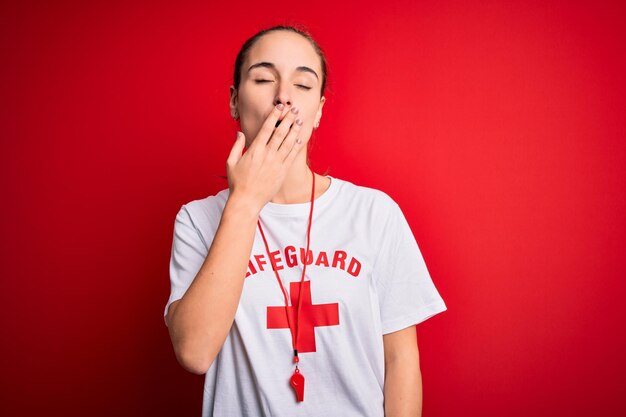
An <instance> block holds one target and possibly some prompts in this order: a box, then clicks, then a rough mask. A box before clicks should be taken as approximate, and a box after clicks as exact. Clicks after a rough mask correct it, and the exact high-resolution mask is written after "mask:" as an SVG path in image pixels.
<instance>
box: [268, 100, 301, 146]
mask: <svg viewBox="0 0 626 417" xmlns="http://www.w3.org/2000/svg"><path fill="white" fill-rule="evenodd" d="M298 113H299V110H298V108H297V107H292V108H291V111H289V112H288V113H287V115H286V116H285V117H284V118H283V121H282V122H280V125H278V127H277V128H276V129H275V130H274V133H273V134H272V137H271V138H270V141H269V142H268V144H267V146H268V148H269V149H270V150H272V151H276V150H277V149H278V148H279V147H280V144H281V143H283V140H284V139H285V137H286V136H287V134H288V133H289V130H290V129H291V126H292V124H293V122H294V121H295V119H296V116H297V115H298Z"/></svg>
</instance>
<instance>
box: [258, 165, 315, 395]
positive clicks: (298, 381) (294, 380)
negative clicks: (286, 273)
mask: <svg viewBox="0 0 626 417" xmlns="http://www.w3.org/2000/svg"><path fill="white" fill-rule="evenodd" d="M309 169H310V170H311V174H312V175H313V185H312V186H311V208H310V210H309V225H308V227H307V231H306V252H305V255H304V267H303V268H302V278H301V279H300V292H299V294H298V312H297V314H296V326H295V329H296V331H295V334H294V331H293V329H294V327H293V326H292V325H291V319H290V318H289V310H288V307H289V301H288V297H287V292H286V291H285V287H283V283H282V281H281V280H280V276H279V275H278V271H277V270H276V269H274V268H272V269H273V270H274V274H275V275H276V280H277V281H278V285H280V290H281V291H282V292H283V297H284V298H285V314H286V315H287V324H288V325H289V330H290V331H291V344H292V346H293V361H294V363H295V364H296V370H295V371H294V373H293V375H292V376H291V379H290V383H291V385H292V386H293V387H294V389H295V390H296V397H297V399H298V401H304V376H303V375H302V373H300V370H299V369H298V362H300V359H299V358H298V338H299V336H300V325H299V324H300V305H301V303H300V301H301V300H302V283H303V282H304V276H305V273H306V265H307V262H306V261H307V259H308V257H309V243H310V240H311V224H312V223H313V201H314V200H315V173H314V172H313V170H312V169H311V167H309ZM257 224H258V225H259V231H260V232H261V237H262V238H263V243H264V244H265V250H266V251H267V256H268V257H270V258H271V255H270V248H269V246H268V244H267V239H265V234H264V233H263V228H262V227H261V216H259V219H258V221H257Z"/></svg>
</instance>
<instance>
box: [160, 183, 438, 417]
mask: <svg viewBox="0 0 626 417" xmlns="http://www.w3.org/2000/svg"><path fill="white" fill-rule="evenodd" d="M329 178H331V184H330V187H329V188H328V189H327V190H326V192H324V193H323V194H322V195H321V196H319V197H318V198H317V199H316V200H315V203H314V213H313V225H312V227H311V242H310V248H309V249H310V253H311V255H309V256H308V257H305V256H304V254H305V252H306V230H307V223H308V217H309V203H303V204H275V203H271V202H270V203H267V205H266V206H265V207H264V208H263V209H262V210H261V213H260V218H261V226H262V227H263V231H264V232H265V237H266V238H267V241H268V245H269V248H270V252H271V253H270V256H269V257H268V254H267V252H266V249H265V245H264V243H263V240H262V238H261V235H260V232H259V230H258V227H257V231H256V235H255V240H254V245H253V247H252V253H251V255H250V261H249V264H248V272H247V276H246V278H245V282H244V287H243V292H242V295H241V299H240V301H239V306H238V309H237V313H236V315H235V321H234V323H233V326H232V328H231V329H230V333H229V334H228V337H227V338H226V341H225V342H224V345H223V346H222V349H221V350H220V352H219V354H218V355H217V357H216V359H215V361H214V362H213V364H212V365H211V367H210V369H209V370H208V372H207V374H206V377H205V384H204V399H203V407H202V416H203V417H208V416H254V417H258V416H324V417H326V416H331V415H333V416H343V417H351V416H355V417H356V416H359V417H362V416H381V417H382V416H383V415H384V409H383V387H384V377H385V370H384V350H383V335H384V334H387V333H391V332H395V331H397V330H401V329H404V328H406V327H409V326H413V325H415V324H417V323H420V322H422V321H424V320H426V319H428V318H429V317H431V316H433V315H435V314H437V313H440V312H442V311H445V310H446V305H445V303H444V301H443V300H442V298H441V297H440V295H439V293H438V292H437V289H436V288H435V286H434V285H433V282H432V280H431V278H430V275H429V272H428V270H427V268H426V264H425V263H424V259H423V257H422V254H421V252H420V250H419V248H418V245H417V243H416V241H415V238H414V237H413V234H412V233H411V229H410V228H409V225H408V223H407V221H406V219H405V217H404V215H403V214H402V211H401V210H400V208H399V207H398V205H397V204H396V203H395V202H394V201H393V200H392V199H391V198H390V197H389V196H388V195H387V194H385V193H383V192H381V191H378V190H375V189H372V188H366V187H361V186H356V185H354V184H352V183H350V182H348V181H344V180H340V179H337V178H333V177H329ZM228 192H229V191H228V189H225V190H223V191H221V192H219V193H217V194H216V195H214V196H209V197H207V198H205V199H202V200H194V201H191V202H190V203H187V204H185V205H183V206H182V208H181V209H180V211H179V212H178V214H177V216H176V222H175V226H174V240H173V244H172V257H171V261H170V281H171V294H170V297H169V300H168V302H167V305H166V307H165V312H164V314H165V315H167V310H168V308H169V305H170V304H171V303H172V302H173V301H175V300H178V299H180V298H182V296H183V295H184V293H185V291H186V290H187V288H188V287H189V286H190V284H191V282H192V281H193V279H194V277H195V276H196V274H197V272H198V270H199V269H200V267H201V265H202V263H203V262H204V259H205V258H206V256H207V253H208V249H209V248H210V246H211V243H212V241H213V237H214V235H215V232H216V230H217V227H218V225H219V221H220V218H221V214H222V211H223V209H224V205H225V203H226V200H227V198H228ZM305 258H306V261H307V262H309V263H308V264H307V268H306V278H305V283H304V285H303V288H302V292H303V297H305V298H303V299H302V302H301V303H302V305H301V313H300V314H301V318H300V324H299V325H300V343H299V358H300V366H299V368H300V370H301V372H302V374H303V375H304V377H305V380H306V381H305V389H304V402H297V401H296V397H295V392H294V390H293V388H292V387H291V386H290V384H289V378H290V377H291V375H292V374H293V372H294V364H293V347H292V336H291V332H290V331H289V328H288V326H287V320H286V314H285V303H284V297H283V293H282V291H281V290H280V286H279V284H278V282H277V279H276V276H275V274H274V272H273V270H272V269H271V268H272V265H274V266H275V268H276V269H277V270H278V273H279V275H280V278H281V279H282V281H283V286H284V288H285V291H286V292H287V294H288V296H289V298H290V309H291V308H292V307H291V306H292V305H295V308H296V309H297V303H296V304H294V303H293V302H292V301H291V297H294V296H295V297H297V295H296V294H297V291H298V283H299V282H300V279H301V274H302V266H303V262H304V260H305Z"/></svg>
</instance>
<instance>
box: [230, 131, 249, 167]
mask: <svg viewBox="0 0 626 417" xmlns="http://www.w3.org/2000/svg"><path fill="white" fill-rule="evenodd" d="M245 144H246V136H245V135H244V134H243V132H237V138H236V139H235V143H234V144H233V147H232V149H231V150H230V155H228V159H226V163H227V164H229V165H231V166H234V165H237V162H239V160H240V159H241V153H242V152H243V147H244V146H245Z"/></svg>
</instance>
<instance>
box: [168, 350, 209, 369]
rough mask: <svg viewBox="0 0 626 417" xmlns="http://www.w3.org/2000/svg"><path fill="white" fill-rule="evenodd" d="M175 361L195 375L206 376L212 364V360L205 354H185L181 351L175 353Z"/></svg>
mask: <svg viewBox="0 0 626 417" xmlns="http://www.w3.org/2000/svg"><path fill="white" fill-rule="evenodd" d="M176 359H177V360H178V363H179V364H180V365H181V366H182V367H183V369H185V370H186V371H187V372H191V373H192V374H195V375H204V374H206V373H207V372H208V371H209V368H210V367H211V364H212V363H213V360H212V359H211V358H210V357H209V355H208V354H206V353H205V354H204V355H199V354H197V353H192V352H186V351H185V350H183V349H180V350H177V351H176Z"/></svg>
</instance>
